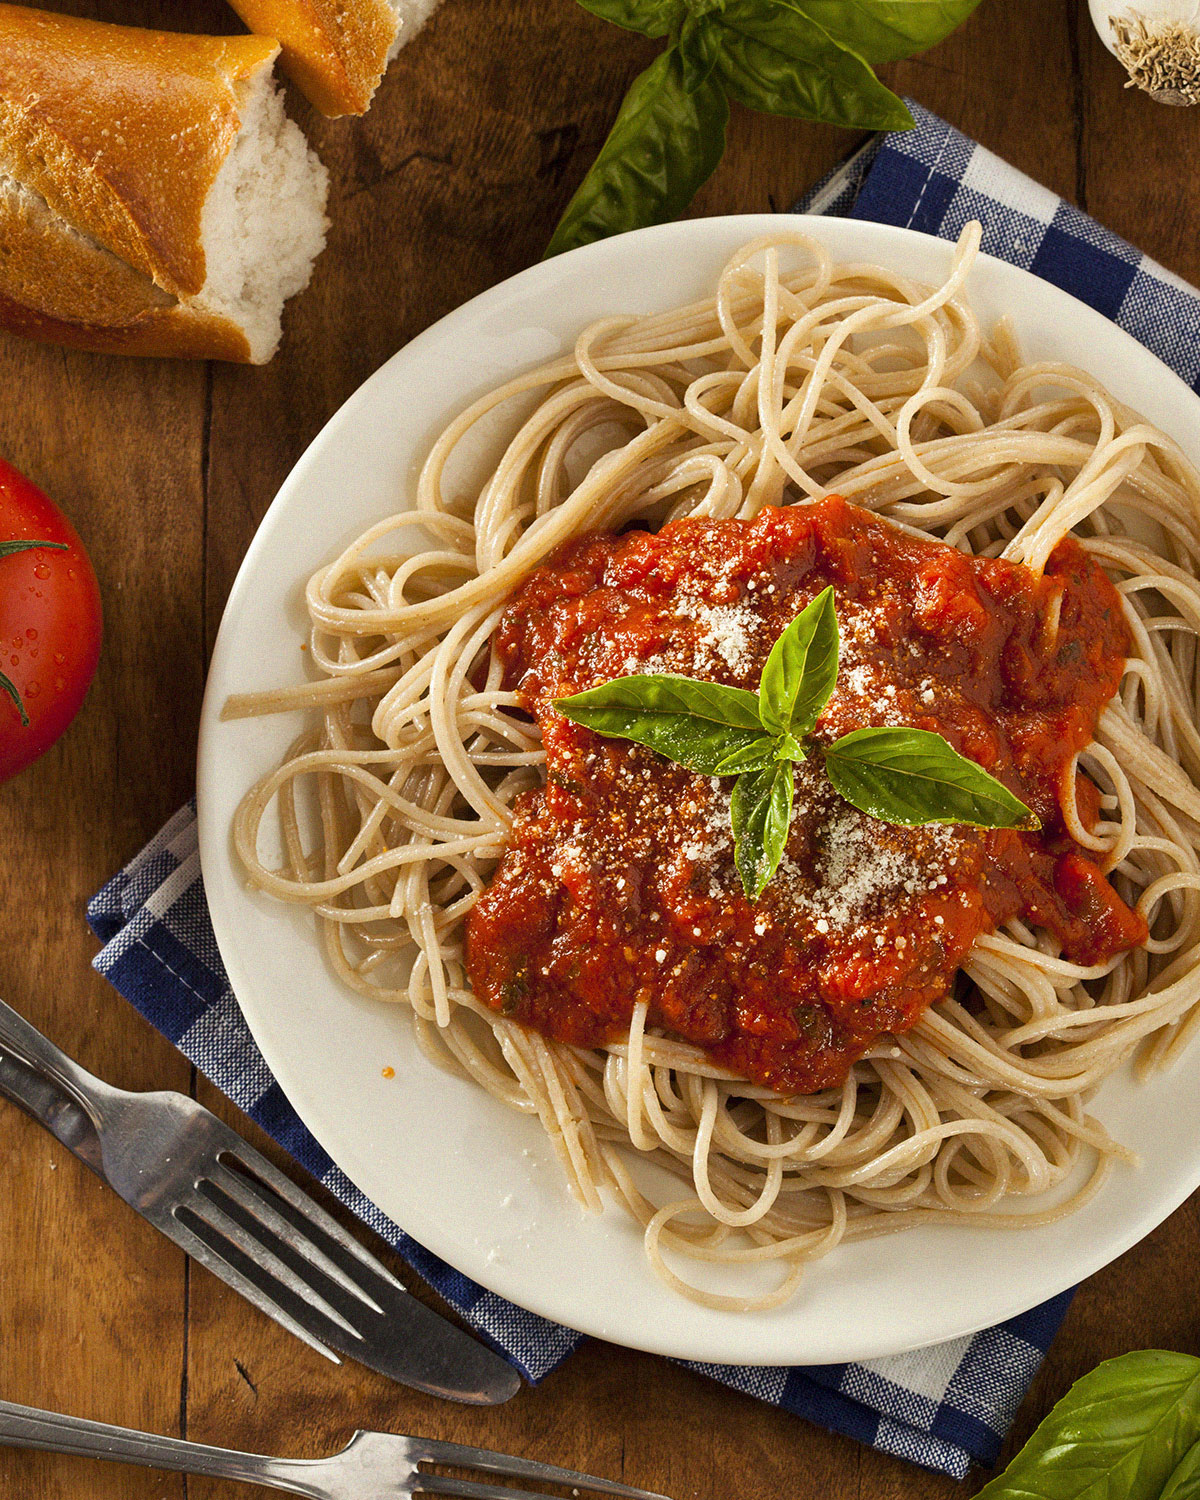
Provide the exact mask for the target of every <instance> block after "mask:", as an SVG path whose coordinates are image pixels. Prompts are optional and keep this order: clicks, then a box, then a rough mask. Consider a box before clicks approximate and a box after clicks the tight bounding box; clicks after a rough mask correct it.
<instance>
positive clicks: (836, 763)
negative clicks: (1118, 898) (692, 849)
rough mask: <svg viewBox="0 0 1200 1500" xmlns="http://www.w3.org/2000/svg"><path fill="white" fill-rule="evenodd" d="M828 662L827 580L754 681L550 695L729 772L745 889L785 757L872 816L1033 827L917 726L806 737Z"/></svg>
mask: <svg viewBox="0 0 1200 1500" xmlns="http://www.w3.org/2000/svg"><path fill="white" fill-rule="evenodd" d="M837 674H838V624H837V611H836V608H835V606H834V598H833V589H832V588H826V589H822V591H821V592H820V593H819V594H818V595H817V597H816V598H815V599H814V600H813V601H812V602H811V603H810V604H807V605H806V606H805V607H804V609H802V610H801V611H800V613H799V614H798V615H797V616H796V618H795V619H794V620H793V621H792V623H791V624H790V625H789V626H788V627H787V629H786V630H785V631H784V632H783V634H782V635H781V636H780V637H779V639H778V640H777V641H776V642H775V644H774V645H773V646H772V647H771V652H770V655H769V656H768V657H767V660H766V664H765V666H764V667H763V670H762V676H761V678H760V680H759V685H758V693H757V694H755V693H751V692H747V691H746V689H745V688H731V687H725V686H723V685H722V684H720V683H716V682H703V681H701V680H699V679H697V678H694V677H676V676H671V675H669V674H662V675H640V674H635V675H632V676H629V677H618V678H616V679H614V680H613V681H612V682H605V683H602V684H601V685H600V686H599V687H594V688H589V689H588V690H587V691H586V692H583V693H575V694H573V695H572V696H571V697H569V698H557V699H555V702H554V707H555V708H556V709H557V710H558V712H559V713H560V714H562V715H563V716H564V717H565V718H568V719H570V720H571V721H572V722H573V723H576V724H582V725H583V726H584V727H585V728H587V729H592V730H595V732H596V733H597V734H602V735H606V736H607V737H608V738H610V739H624V740H634V741H636V742H637V743H638V744H639V745H646V746H648V747H649V749H651V750H654V751H656V752H657V753H658V754H659V755H662V756H665V757H666V759H667V760H673V761H675V762H677V763H678V764H679V765H681V766H686V767H687V769H688V770H689V771H694V772H696V773H697V774H698V775H701V776H736V777H737V781H736V782H735V783H734V787H733V791H732V793H731V796H730V823H731V825H732V828H733V852H734V863H735V864H736V866H737V871H738V874H739V876H740V877H741V881H742V889H743V890H744V891H745V892H746V896H747V897H748V899H749V900H751V901H757V900H758V898H759V896H761V895H762V892H763V888H764V887H765V886H766V884H767V881H768V880H770V878H771V876H772V875H774V873H775V871H776V870H777V869H778V868H779V861H780V860H781V859H782V858H783V851H784V848H785V846H786V844H787V835H788V827H789V825H790V823H791V816H792V794H793V771H792V766H793V763H795V762H796V761H802V760H806V759H808V758H809V757H810V756H812V755H813V754H814V753H815V754H817V755H820V756H822V757H823V759H824V763H825V770H826V773H827V774H828V776H829V779H830V781H831V782H832V783H833V786H834V789H835V791H837V792H838V793H839V795H840V796H842V797H844V798H845V799H846V801H847V802H849V803H851V804H853V806H855V807H857V808H858V809H859V810H860V811H861V812H865V813H869V814H870V815H871V817H873V818H878V819H880V821H881V822H884V823H903V824H909V825H913V824H920V823H968V824H972V825H973V826H975V827H976V828H1036V827H1037V826H1038V820H1037V818H1036V817H1034V815H1033V813H1032V812H1030V810H1029V808H1028V807H1026V806H1025V804H1024V803H1023V802H1022V801H1021V800H1020V798H1019V797H1014V796H1013V794H1012V792H1010V791H1009V790H1008V788H1007V787H1006V786H1005V785H1004V784H1003V783H1002V782H999V781H997V780H996V778H995V777H994V776H990V775H989V774H988V773H987V772H986V771H985V770H984V769H983V767H982V766H979V765H977V764H976V763H975V762H974V761H973V760H967V759H966V758H965V757H964V756H961V755H959V753H958V751H957V750H955V749H954V748H953V747H952V746H951V745H949V744H947V742H946V741H945V740H944V739H943V738H942V737H941V735H940V734H933V733H931V732H930V731H929V730H927V729H908V728H882V729H856V730H854V731H853V732H852V733H851V734H846V735H843V736H842V737H841V739H838V740H834V741H833V743H832V744H830V745H820V744H818V743H817V742H816V741H815V740H814V739H813V738H812V732H813V730H814V729H815V727H816V723H817V719H818V717H819V715H820V713H821V710H822V709H823V708H824V707H825V705H826V703H827V702H828V701H829V699H830V697H831V695H832V693H833V690H834V688H835V686H836V685H837Z"/></svg>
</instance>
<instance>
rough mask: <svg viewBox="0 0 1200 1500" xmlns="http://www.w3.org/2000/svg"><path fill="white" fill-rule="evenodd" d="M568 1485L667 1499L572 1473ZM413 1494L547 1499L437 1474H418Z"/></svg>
mask: <svg viewBox="0 0 1200 1500" xmlns="http://www.w3.org/2000/svg"><path fill="white" fill-rule="evenodd" d="M563 1472H564V1473H565V1472H566V1471H565V1470H564V1471H563ZM530 1477H531V1478H532V1477H533V1476H532V1475H531V1476H530ZM569 1482H570V1483H571V1484H572V1485H573V1486H574V1488H576V1489H580V1490H593V1491H596V1490H598V1491H600V1493H602V1494H618V1495H629V1496H632V1497H634V1500H667V1496H665V1495H655V1494H652V1493H651V1492H650V1491H649V1490H634V1489H630V1488H629V1487H628V1486H625V1485H618V1486H616V1488H615V1489H614V1487H613V1486H612V1484H610V1483H609V1482H608V1481H607V1480H603V1479H594V1478H593V1477H592V1476H591V1475H590V1474H575V1475H573V1476H572V1477H571V1480H570V1481H569ZM412 1493H413V1494H414V1495H448V1496H452V1497H454V1500H547V1497H546V1496H545V1495H535V1494H534V1493H533V1492H532V1491H531V1490H514V1489H511V1488H510V1487H509V1486H508V1485H506V1484H478V1483H476V1481H475V1480H473V1479H448V1478H443V1477H442V1475H440V1474H418V1475H417V1476H416V1477H415V1479H414V1480H413V1489H412Z"/></svg>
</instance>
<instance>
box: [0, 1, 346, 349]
mask: <svg viewBox="0 0 1200 1500" xmlns="http://www.w3.org/2000/svg"><path fill="white" fill-rule="evenodd" d="M277 54H278V47H277V45H276V43H275V42H274V41H272V40H270V39H268V38H263V37H256V36H243V37H200V36H181V35H177V34H173V33H167V32H155V31H141V30H136V29H134V28H129V27H120V26H109V25H104V24H101V23H99V22H92V21H84V20H78V19H75V18H73V17H68V16H59V15H50V14H48V13H45V12H41V11H34V10H29V9H27V8H24V7H21V6H16V5H9V4H0V326H4V327H7V328H9V329H11V330H13V331H15V332H18V333H23V334H27V335H30V336H32V337H35V338H44V339H50V340H53V341H55V342H59V343H65V344H72V345H76V346H79V347H83V348H90V349H102V350H107V351H113V352H118V353H128V354H154V355H177V356H181V357H195V358H215V359H235V360H243V361H249V362H253V363H261V362H262V361H264V360H266V359H269V358H270V357H271V355H272V354H273V353H274V351H275V347H276V345H277V344H278V341H279V330H280V322H279V320H280V314H281V311H282V307H283V303H284V301H285V299H286V298H287V297H289V296H291V295H292V294H293V293H294V292H297V291H299V290H300V289H301V288H302V287H303V286H304V285H306V284H307V281H308V279H309V275H310V274H311V268H312V262H313V260H314V258H315V257H316V255H317V254H318V253H319V251H320V249H321V246H322V244H323V243H324V233H325V228H326V221H325V216H324V204H325V197H326V193H327V189H328V180H327V174H326V172H325V169H324V167H322V166H321V164H320V162H318V160H317V159H316V157H315V156H314V155H313V153H312V152H311V151H310V150H309V148H308V146H307V143H306V142H305V140H304V137H303V135H302V133H301V132H300V129H299V127H298V126H296V125H295V124H294V123H293V122H292V121H290V120H288V119H287V117H286V116H285V115H284V113H283V106H282V102H281V99H280V97H279V95H278V92H277V90H276V87H275V83H274V80H273V79H272V76H271V72H272V64H273V62H274V59H275V57H276V56H277Z"/></svg>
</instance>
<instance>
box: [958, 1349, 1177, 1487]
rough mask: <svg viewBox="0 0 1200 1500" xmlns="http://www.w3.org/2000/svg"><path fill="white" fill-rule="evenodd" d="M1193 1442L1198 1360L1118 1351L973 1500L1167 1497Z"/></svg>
mask: <svg viewBox="0 0 1200 1500" xmlns="http://www.w3.org/2000/svg"><path fill="white" fill-rule="evenodd" d="M1198 1440H1200V1359H1196V1358H1194V1357H1193V1356H1192V1355H1190V1354H1171V1353H1168V1352H1166V1351H1165V1350H1162V1349H1142V1350H1138V1351H1137V1352H1136V1353H1134V1354H1123V1355H1121V1357H1120V1358H1119V1359H1110V1360H1108V1361H1106V1362H1105V1363H1104V1364H1102V1365H1099V1366H1097V1368H1096V1369H1094V1370H1093V1371H1092V1372H1091V1373H1090V1374H1089V1375H1085V1376H1084V1377H1083V1379H1082V1380H1077V1381H1076V1382H1075V1384H1074V1385H1073V1386H1072V1387H1071V1389H1070V1390H1069V1391H1068V1392H1067V1394H1066V1395H1065V1396H1064V1397H1063V1399H1062V1400H1061V1401H1060V1402H1059V1403H1058V1405H1057V1406H1056V1407H1055V1408H1054V1410H1053V1411H1052V1412H1051V1413H1050V1415H1049V1416H1048V1417H1047V1418H1046V1420H1045V1421H1044V1422H1043V1423H1042V1424H1041V1426H1040V1427H1039V1428H1038V1429H1037V1431H1036V1432H1035V1433H1034V1434H1033V1436H1032V1437H1031V1438H1030V1439H1029V1441H1028V1442H1027V1443H1026V1444H1025V1446H1024V1448H1022V1449H1021V1451H1020V1453H1018V1454H1017V1456H1016V1458H1014V1459H1013V1461H1012V1463H1010V1464H1009V1466H1008V1468H1007V1469H1005V1471H1004V1472H1003V1474H998V1475H997V1476H996V1478H995V1479H993V1480H992V1481H991V1483H990V1484H986V1485H984V1487H983V1489H981V1490H980V1491H979V1493H978V1495H976V1497H975V1500H1034V1497H1037V1500H1159V1497H1160V1496H1163V1497H1164V1500H1165V1495H1164V1490H1163V1486H1164V1485H1166V1484H1167V1482H1168V1480H1170V1479H1171V1478H1172V1475H1173V1474H1174V1473H1175V1471H1176V1470H1177V1469H1178V1468H1179V1467H1180V1465H1181V1464H1183V1463H1184V1462H1185V1460H1189V1461H1191V1462H1193V1463H1194V1460H1193V1459H1191V1452H1190V1450H1191V1449H1192V1448H1193V1446H1194V1444H1195V1443H1196V1442H1197V1441H1198ZM1183 1493H1184V1494H1186V1493H1187V1491H1183Z"/></svg>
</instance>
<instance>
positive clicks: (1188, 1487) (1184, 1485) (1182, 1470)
mask: <svg viewBox="0 0 1200 1500" xmlns="http://www.w3.org/2000/svg"><path fill="white" fill-rule="evenodd" d="M1198 1497H1200V1443H1193V1444H1192V1446H1191V1447H1190V1448H1189V1449H1188V1451H1187V1452H1186V1453H1185V1454H1184V1455H1183V1457H1182V1459H1180V1461H1179V1465H1178V1467H1177V1468H1176V1469H1175V1470H1174V1472H1173V1473H1172V1475H1171V1477H1170V1479H1168V1480H1167V1487H1166V1489H1164V1490H1163V1492H1162V1495H1161V1496H1160V1497H1159V1500H1198Z"/></svg>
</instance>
